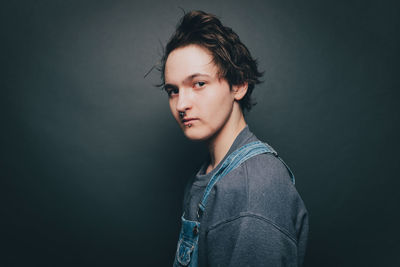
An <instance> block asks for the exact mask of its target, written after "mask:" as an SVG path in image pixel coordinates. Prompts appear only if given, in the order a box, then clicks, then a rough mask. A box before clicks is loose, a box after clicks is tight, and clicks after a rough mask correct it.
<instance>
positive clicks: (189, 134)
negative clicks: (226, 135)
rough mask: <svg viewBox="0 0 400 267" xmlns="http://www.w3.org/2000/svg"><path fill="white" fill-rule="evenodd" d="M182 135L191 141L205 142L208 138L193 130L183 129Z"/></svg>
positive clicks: (202, 133)
mask: <svg viewBox="0 0 400 267" xmlns="http://www.w3.org/2000/svg"><path fill="white" fill-rule="evenodd" d="M183 133H184V134H185V136H186V138H187V139H189V140H191V141H205V140H207V139H209V138H210V135H209V134H207V133H204V132H203V131H200V130H199V129H195V128H185V129H183Z"/></svg>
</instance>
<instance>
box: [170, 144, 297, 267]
mask: <svg viewBox="0 0 400 267" xmlns="http://www.w3.org/2000/svg"><path fill="white" fill-rule="evenodd" d="M263 153H272V154H274V155H275V156H276V157H277V158H278V159H279V160H281V161H282V163H283V164H284V165H285V166H286V168H287V169H288V171H289V174H290V177H291V179H292V182H293V184H294V175H293V173H292V171H291V170H290V169H289V167H288V166H287V165H286V163H285V162H283V160H282V159H281V158H280V157H278V154H277V153H276V151H275V150H274V149H273V148H272V147H270V146H269V145H268V144H266V143H263V142H261V141H256V142H252V143H249V144H246V145H244V146H242V147H240V148H238V149H237V150H236V151H234V152H233V153H231V154H230V155H229V156H228V157H227V158H226V159H225V160H224V161H223V163H222V164H221V166H220V167H219V169H218V170H217V171H216V172H215V174H214V175H213V176H212V177H211V179H210V181H209V182H208V184H207V187H206V189H205V191H204V194H203V197H202V200H201V202H200V203H199V205H198V210H197V221H189V220H186V219H185V218H184V215H185V214H183V215H182V218H181V220H182V226H181V231H180V234H179V241H178V247H177V250H176V255H175V261H174V265H173V266H174V267H179V266H190V267H197V266H198V263H197V261H198V260H197V257H198V241H199V230H200V221H201V217H202V214H203V212H204V210H205V208H206V204H207V199H208V196H209V195H210V192H211V189H212V188H213V187H214V185H215V184H216V183H217V182H218V181H219V180H220V179H221V178H222V177H224V176H225V175H226V174H228V173H229V172H230V171H231V170H233V169H235V168H236V167H237V166H239V165H240V164H241V163H243V162H244V161H246V160H247V159H249V158H251V157H254V156H256V155H259V154H263Z"/></svg>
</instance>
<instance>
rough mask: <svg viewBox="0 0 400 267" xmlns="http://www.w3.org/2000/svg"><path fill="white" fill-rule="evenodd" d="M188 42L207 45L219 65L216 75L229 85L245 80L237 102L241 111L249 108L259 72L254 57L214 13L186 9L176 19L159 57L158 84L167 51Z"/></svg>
mask: <svg viewBox="0 0 400 267" xmlns="http://www.w3.org/2000/svg"><path fill="white" fill-rule="evenodd" d="M191 44H196V45H199V46H202V47H204V48H206V49H208V51H209V52H210V53H211V54H212V56H213V62H214V64H216V66H217V67H218V69H219V73H218V75H219V77H220V78H225V79H226V80H227V82H228V83H229V85H230V86H231V87H232V85H242V84H244V83H246V82H247V83H248V89H247V93H246V95H245V96H244V97H243V98H242V99H241V100H240V101H239V104H240V107H241V108H242V110H243V111H244V110H250V109H251V107H252V106H253V105H254V103H253V102H252V101H251V98H250V96H251V93H252V92H253V89H254V87H255V85H256V84H258V83H260V80H259V78H260V77H261V76H262V73H261V72H259V71H258V68H257V61H256V60H255V59H253V58H252V56H251V54H250V52H249V50H248V49H247V47H246V46H245V45H244V44H243V43H242V42H241V41H240V39H239V36H238V35H237V34H236V33H235V32H234V31H233V30H232V29H231V28H229V27H225V26H224V25H222V23H221V21H220V20H219V19H218V18H217V17H216V16H215V15H212V14H209V13H206V12H203V11H190V12H188V13H186V14H185V15H184V16H183V17H182V18H181V20H180V21H179V23H178V25H177V27H176V31H175V32H174V34H173V35H172V36H171V38H170V39H169V41H168V43H167V45H166V47H165V50H164V54H163V57H162V60H161V67H160V71H161V80H162V83H161V84H160V86H161V87H163V86H164V84H165V77H164V75H165V63H166V61H167V58H168V55H169V54H170V53H171V52H172V51H173V50H175V49H177V48H180V47H184V46H187V45H191Z"/></svg>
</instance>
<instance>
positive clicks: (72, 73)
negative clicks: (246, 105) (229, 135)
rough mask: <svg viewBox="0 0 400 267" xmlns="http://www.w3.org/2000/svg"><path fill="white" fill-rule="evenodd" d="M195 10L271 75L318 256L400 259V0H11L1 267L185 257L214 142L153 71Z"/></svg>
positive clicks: (261, 96)
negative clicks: (177, 115) (185, 205)
mask: <svg viewBox="0 0 400 267" xmlns="http://www.w3.org/2000/svg"><path fill="white" fill-rule="evenodd" d="M143 2H145V1H143ZM179 7H181V8H183V9H185V10H191V9H203V10H205V11H208V12H211V13H214V14H216V15H218V16H219V17H220V18H221V19H222V21H223V22H224V23H225V24H226V25H228V26H231V27H232V28H233V29H234V30H235V31H236V32H237V33H238V34H239V35H240V37H241V39H242V40H243V42H244V43H245V44H246V45H247V46H248V48H249V49H250V51H251V53H252V54H253V56H255V57H256V58H258V60H259V64H260V68H261V69H262V70H264V71H265V76H264V80H265V82H264V83H263V84H261V85H260V86H259V87H257V88H256V90H255V96H256V99H257V102H258V105H257V106H256V107H255V108H254V109H253V110H252V112H251V113H249V115H248V117H247V118H248V124H249V126H250V129H251V130H252V131H253V132H254V133H255V134H256V135H257V136H258V137H259V138H261V139H263V140H265V141H268V142H269V143H270V144H272V145H273V146H274V147H275V148H276V149H277V150H278V151H279V152H280V154H281V156H282V157H283V158H284V159H285V161H286V162H287V163H288V164H289V165H290V166H291V168H292V169H293V170H294V172H295V174H296V178H297V188H298V191H299V192H300V194H301V195H302V197H303V199H304V201H305V203H306V205H307V207H308V210H309V213H310V224H311V225H310V237H309V238H310V241H309V248H308V252H307V257H306V266H399V265H398V264H399V263H400V260H399V258H398V256H397V254H398V251H399V249H400V247H399V244H398V240H399V237H400V234H399V230H398V224H399V223H400V220H399V216H398V215H397V213H398V204H399V200H400V197H399V193H398V192H397V189H398V187H399V185H400V183H399V179H398V178H399V177H398V172H399V157H398V152H397V151H398V150H399V142H397V140H396V139H397V137H398V135H399V116H398V113H399V112H398V99H399V92H398V88H399V78H398V72H399V67H398V64H399V63H398V62H399V61H398V60H399V47H400V44H399V36H400V35H399V19H398V14H399V11H400V10H399V7H398V4H396V3H395V1H393V2H392V3H391V2H389V1H278V0H276V1H202V2H201V4H199V3H198V1H147V2H145V3H143V4H142V3H135V2H134V1H54V0H53V1H13V2H12V1H8V3H3V4H1V8H0V15H1V16H0V21H1V24H0V25H1V26H0V27H1V32H2V34H1V44H0V47H1V48H2V49H1V51H2V53H1V56H0V59H1V76H2V79H1V81H0V84H1V93H0V97H1V98H0V99H1V100H2V103H1V110H2V116H1V133H0V137H1V148H0V174H1V180H0V183H1V187H0V190H1V196H0V199H1V201H0V208H1V210H0V211H1V213H0V224H1V228H0V229H1V230H0V233H1V236H0V246H1V250H0V265H2V266H88V265H98V266H100V265H104V266H117V265H130V266H168V265H170V264H171V263H172V260H173V257H174V251H175V246H176V240H177V235H178V230H179V229H178V228H179V217H180V215H181V214H180V213H181V198H182V191H183V186H184V184H185V179H187V177H188V176H189V175H190V174H191V173H192V172H193V171H194V170H195V169H196V168H197V166H198V165H199V164H200V163H201V161H202V159H203V156H204V155H205V154H204V153H205V150H204V148H203V147H202V145H201V144H199V143H194V144H193V143H190V142H189V141H187V140H185V138H184V136H183V135H182V133H181V132H180V130H179V129H178V126H177V125H176V124H175V122H174V120H173V118H172V116H171V115H170V114H169V109H168V105H167V97H166V95H165V93H164V92H162V91H160V90H159V89H158V88H155V87H154V86H153V85H154V84H156V83H158V82H159V79H158V78H159V77H158V75H159V74H158V72H157V71H153V72H151V73H150V75H149V76H148V77H147V78H146V79H144V78H143V76H144V74H145V73H146V72H147V71H148V70H149V69H150V68H151V67H152V66H153V65H154V64H156V63H157V61H158V60H159V58H160V53H161V50H162V48H161V47H162V44H165V43H166V40H167V39H168V37H169V36H170V34H171V33H172V31H173V29H174V26H175V24H176V22H177V20H178V18H179V17H180V16H181V15H182V11H181V9H180V8H179ZM194 152H195V153H194Z"/></svg>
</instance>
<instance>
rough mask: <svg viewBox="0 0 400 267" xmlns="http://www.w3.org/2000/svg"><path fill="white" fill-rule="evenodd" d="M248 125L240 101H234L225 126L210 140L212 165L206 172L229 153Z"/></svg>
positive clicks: (209, 149) (209, 148)
mask: <svg viewBox="0 0 400 267" xmlns="http://www.w3.org/2000/svg"><path fill="white" fill-rule="evenodd" d="M245 127H246V121H245V119H244V116H243V113H242V111H241V109H240V107H239V104H238V103H234V107H233V111H232V113H231V115H230V117H229V119H228V121H227V122H226V123H225V125H224V127H222V129H221V130H220V131H219V132H218V133H217V134H216V135H215V136H214V137H213V138H211V139H210V140H209V142H208V151H209V153H210V165H209V166H208V168H207V170H206V173H209V172H210V171H212V170H213V169H214V168H215V167H216V166H217V165H218V164H219V163H220V162H221V161H222V159H223V158H224V157H225V155H226V153H228V151H229V148H230V147H231V146H232V144H233V142H234V141H235V139H236V137H237V136H238V135H239V133H240V132H241V131H242V130H243V129H244V128H245Z"/></svg>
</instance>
